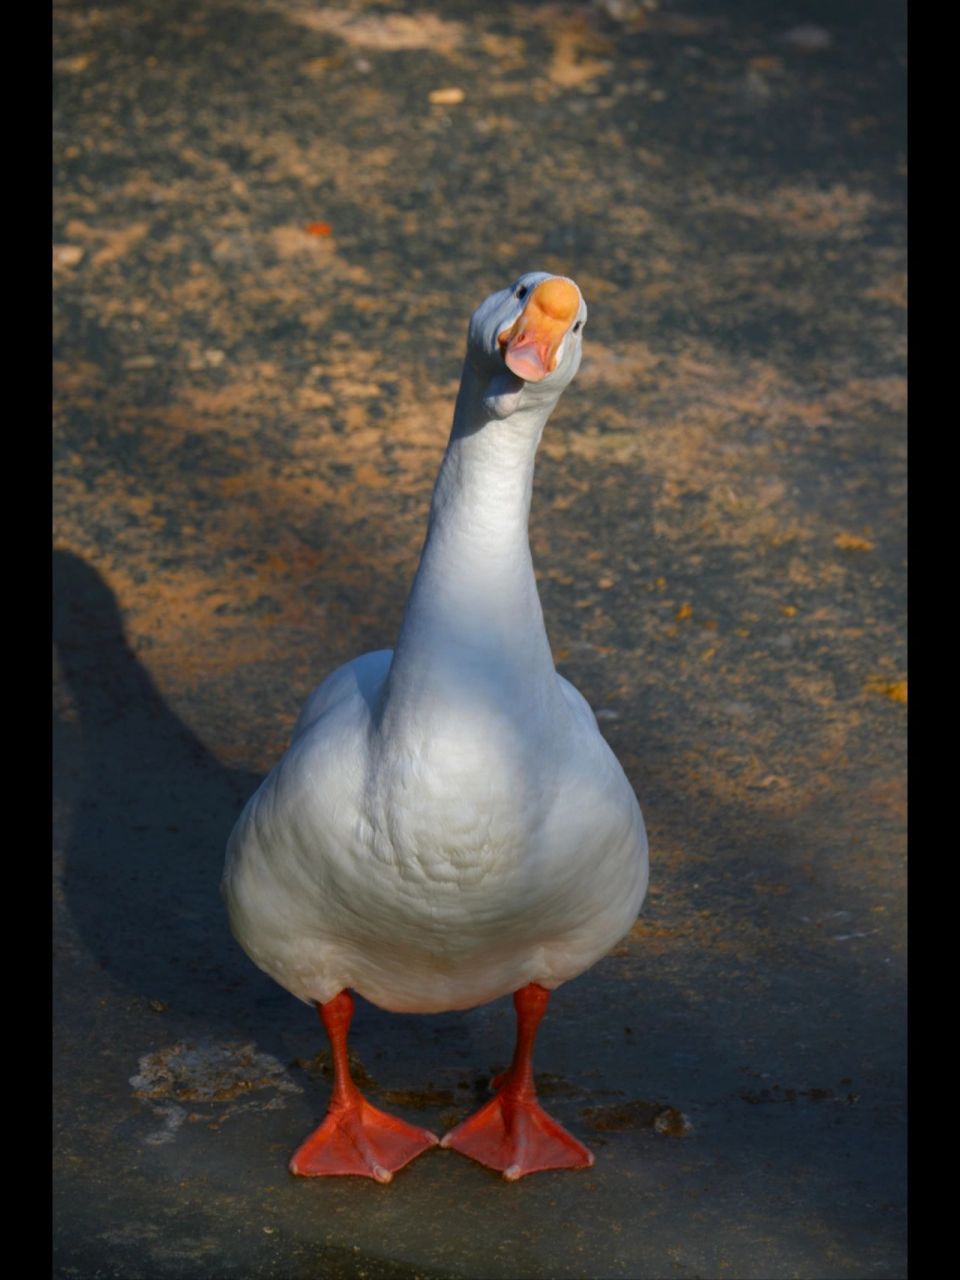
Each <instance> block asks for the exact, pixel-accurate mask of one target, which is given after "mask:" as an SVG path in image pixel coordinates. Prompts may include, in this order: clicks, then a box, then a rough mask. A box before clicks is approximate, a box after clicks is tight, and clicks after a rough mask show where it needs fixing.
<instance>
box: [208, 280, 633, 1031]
mask: <svg viewBox="0 0 960 1280" xmlns="http://www.w3.org/2000/svg"><path fill="white" fill-rule="evenodd" d="M575 288H576V286H574V285H573V284H572V282H570V281H567V280H565V279H564V278H563V277H551V276H548V275H546V274H545V273H542V272H533V273H528V274H527V275H525V276H523V277H521V279H520V280H519V281H518V282H517V283H516V284H515V285H514V286H513V287H512V288H510V289H504V290H501V291H500V292H498V293H496V294H494V295H492V296H491V297H490V298H488V299H487V300H486V302H484V303H483V304H482V305H481V306H480V307H479V308H478V310H477V311H476V312H475V313H474V316H473V318H472V320H471V323H470V331H469V337H468V349H467V359H466V362H465V365H464V373H463V380H462V383H461V388H460V393H459V396H458V399H457V406H456V412H455V416H454V423H453V430H452V433H451V436H450V441H449V444H448V447H447V451H446V454H445V456H444V459H443V464H442V466H441V468H440V474H439V477H438V479H437V483H436V487H435V490H434V495H433V502H432V506H431V512H430V522H429V528H428V532H427V538H426V541H425V544H424V548H423V552H422V556H421V560H420V566H419V569H418V571H417V576H416V580H415V582H414V585H413V589H412V591H411V594H410V598H409V601H408V604H407V609H406V613H405V616H404V620H403V625H402V628H401V632H400V636H399V639H398V641H397V646H396V649H395V650H393V651H390V650H381V651H379V652H377V653H369V654H365V655H363V656H362V657H359V658H356V659H354V661H352V662H349V663H347V664H346V665H345V666H343V667H341V668H340V669H339V670H337V671H336V672H334V674H333V675H331V676H330V677H329V678H328V679H327V680H325V681H324V682H323V684H321V685H320V687H319V688H318V689H316V690H315V691H314V693H313V694H311V696H310V698H309V699H308V701H307V703H306V706H305V707H304V709H303V711H302V713H301V715H300V719H299V721H298V723H297V726H296V730H295V732H294V736H293V740H292V742H291V745H290V748H289V750H288V751H287V753H286V754H285V755H284V757H283V758H282V760H281V761H280V762H279V764H278V765H277V766H276V767H275V768H274V770H273V771H272V773H271V774H270V775H269V776H268V777H267V778H266V780H265V781H264V782H263V784H262V785H261V787H260V788H259V790H258V791H257V792H256V794H255V795H254V796H253V797H252V799H251V800H250V801H249V803H248V804H247V806H246V808H245V809H244V811H243V814H242V815H241V817H240V819H239V821H238V822H237V825H236V827H235V829H234V831H233V834H232V836H231V838H230V843H229V847H228V853H227V864H226V869H225V873H224V892H225V896H226V901H227V904H228V908H229V913H230V921H231V925H232V928H233V931H234V933H235V935H236V937H237V939H238V941H239V942H240V944H241V945H242V946H243V947H244V949H245V950H246V951H247V952H248V954H249V955H250V956H251V958H252V959H253V960H254V961H255V962H256V964H258V965H259V966H260V967H261V968H262V969H264V970H266V972H267V973H269V974H270V975H271V976H272V977H273V978H275V979H276V981H277V982H279V983H280V984H281V985H282V986H284V987H286V988H287V989H288V990H289V991H291V992H293V994H294V995H296V996H299V997H300V998H301V999H303V1000H307V1001H316V1002H318V1003H321V1004H323V1003H325V1002H327V1001H329V1000H331V999H332V998H333V997H334V996H335V995H336V994H337V993H338V992H340V991H341V990H343V989H345V988H352V989H353V990H355V991H357V992H359V993H360V994H361V995H363V996H365V997H366V998H367V999H368V1000H371V1001H372V1002H373V1003H375V1004H377V1005H379V1006H381V1007H382V1008H384V1009H390V1010H395V1011H398V1012H421V1013H427V1012H436V1011H440V1010H446V1009H461V1008H467V1007H470V1006H473V1005H477V1004H481V1003H484V1002H486V1001H488V1000H493V999H495V998H496V997H498V996H502V995H505V994H507V993H509V992H513V991H516V990H518V989H519V988H521V987H523V986H524V985H525V984H527V983H538V984H540V985H541V986H543V987H546V988H547V989H551V988H554V987H556V986H557V985H559V984H560V983H562V982H565V981H567V980H568V979H570V978H574V977H576V976H577V975H578V974H580V973H582V972H584V970H586V969H587V968H589V967H590V965H592V964H593V963H594V962H595V961H596V960H598V959H599V958H600V957H601V956H602V955H604V954H605V953H606V952H607V951H609V949H610V948H611V947H612V946H613V945H614V944H615V943H616V942H617V941H618V940H619V939H620V938H621V937H623V935H624V934H625V933H626V932H627V931H628V930H629V929H630V926H631V925H632V924H633V921H634V919H635V918H636V915H637V912H638V910H639V908H640V905H641V903H642V901H643V897H644V893H645V891H646V884H647V841H646V835H645V832H644V826H643V819H642V817H641V814H640V808H639V806H638V804H637V800H636V797H635V796H634V793H633V790H632V788H631V787H630V784H629V783H628V781H627V779H626V777H625V776H624V773H623V771H622V769H621V768H620V765H619V764H618V762H617V760H616V758H615V756H614V755H613V753H612V751H611V750H610V748H609V746H608V745H607V743H606V742H605V740H604V739H603V737H602V736H601V734H600V731H599V729H598V727H597V722H596V719H595V717H594V715H593V713H592V711H591V710H590V708H589V706H588V704H587V703H586V701H585V700H584V699H583V698H582V697H581V695H580V694H579V693H578V692H577V691H576V690H575V689H574V688H573V686H572V685H571V684H569V683H568V682H567V681H566V680H564V679H563V678H562V677H561V676H560V675H558V674H557V672H556V670H555V669H554V664H553V659H552V655H551V651H550V647H549V644H548V641H547V636H546V631H545V628H544V624H543V615H542V612H541V608H540V601H539V598H538V595H537V589H536V582H535V578H534V573H533V566H532V562H531V558H530V548H529V540H528V534H527V524H528V517H529V509H530V495H531V488H532V483H533V470H534V459H535V454H536V449H537V445H538V443H539V440H540V436H541V433H542V431H543V428H544V425H545V423H546V421H547V418H548V417H549V415H550V412H551V410H552V409H553V407H554V405H555V404H556V402H557V400H558V399H559V396H560V394H561V392H562V391H563V389H564V387H565V386H566V385H567V384H568V383H569V381H570V380H571V378H572V377H573V376H574V374H575V373H576V370H577V367H578V366H579V363H580V342H581V330H582V325H583V322H584V320H585V319H586V306H585V304H584V303H583V300H582V297H581V296H580V294H579V291H577V293H576V296H575V298H574V299H573V302H572V303H571V304H570V314H569V315H566V316H563V315H561V316H560V318H559V319H558V318H557V316H558V315H559V313H560V312H561V311H562V310H563V308H562V307H560V306H559V305H554V304H555V301H556V299H560V298H561V295H562V298H563V299H567V298H573V295H572V294H570V292H569V291H570V289H575ZM531 299H533V300H532V301H531ZM536 299H539V302H538V303H537V306H538V307H539V312H538V313H537V314H538V315H539V314H540V313H542V316H541V321H542V323H541V329H540V332H539V333H538V334H534V337H533V338H528V337H527V336H526V334H525V330H524V328H523V325H524V324H525V323H527V322H526V321H525V320H524V317H525V316H526V317H529V315H530V314H531V308H534V303H535V301H536ZM554 313H557V314H556V315H555V314H554ZM551 325H552V326H553V327H552V328H551ZM561 330H562V332H561ZM530 332H533V330H532V329H531V330H530ZM538 343H539V346H538V345H537V344H538ZM538 360H539V362H540V363H539V366H538V365H537V361H538Z"/></svg>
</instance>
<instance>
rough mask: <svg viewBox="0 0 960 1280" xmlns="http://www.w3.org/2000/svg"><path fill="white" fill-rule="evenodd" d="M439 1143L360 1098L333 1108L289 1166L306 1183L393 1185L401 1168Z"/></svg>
mask: <svg viewBox="0 0 960 1280" xmlns="http://www.w3.org/2000/svg"><path fill="white" fill-rule="evenodd" d="M438 1141H439V1139H438V1138H437V1137H436V1135H435V1134H433V1133H430V1131H429V1130H428V1129H421V1128H420V1127H419V1126H418V1125H413V1124H407V1122H406V1121H405V1120H400V1119H399V1118H398V1117H397V1116H391V1115H388V1114H387V1112H385V1111H381V1110H380V1109H379V1107H375V1106H373V1104H372V1103H370V1102H367V1100H366V1098H364V1097H362V1096H360V1095H358V1096H357V1097H356V1098H355V1099H353V1100H351V1101H350V1102H349V1103H347V1104H346V1105H345V1106H339V1107H331V1109H330V1111H329V1112H328V1113H327V1116H326V1118H325V1119H324V1121H323V1123H322V1124H321V1125H320V1127H319V1128H318V1129H315V1130H314V1132H313V1133H311V1135H310V1137H309V1138H307V1140H306V1141H305V1142H303V1143H302V1144H301V1145H300V1147H299V1148H298V1149H297V1151H296V1152H295V1153H294V1155H293V1157H292V1159H291V1160H290V1166H289V1167H290V1172H291V1173H295V1174H299V1176H300V1177H304V1178H318V1177H323V1176H324V1175H336V1174H357V1175H359V1176H360V1177H364V1178H375V1179H376V1181H377V1182H390V1181H391V1180H392V1178H393V1175H394V1174H395V1173H396V1172H397V1170H398V1169H402V1168H403V1167H404V1165H407V1164H409V1163H410V1161H411V1160H413V1159H414V1158H415V1157H416V1156H418V1155H420V1154H421V1153H422V1152H424V1151H426V1150H428V1149H429V1148H430V1147H435V1146H436V1145H437V1143H438Z"/></svg>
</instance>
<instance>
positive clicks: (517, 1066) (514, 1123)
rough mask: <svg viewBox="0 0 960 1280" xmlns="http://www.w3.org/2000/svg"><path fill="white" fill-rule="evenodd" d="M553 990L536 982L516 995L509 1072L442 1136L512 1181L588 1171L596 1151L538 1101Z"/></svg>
mask: <svg viewBox="0 0 960 1280" xmlns="http://www.w3.org/2000/svg"><path fill="white" fill-rule="evenodd" d="M549 998H550V993H549V991H547V990H546V988H544V987H541V986H540V985H539V984H538V983H536V982H531V983H530V984H529V986H526V987H521V989H520V990H519V991H517V992H516V993H515V994H514V997H513V1004H514V1008H515V1009H516V1011H517V1046H516V1048H515V1049H514V1051H513V1062H512V1063H511V1064H510V1067H509V1069H508V1070H507V1071H505V1072H504V1073H503V1075H501V1076H497V1078H496V1079H495V1080H494V1082H493V1083H494V1086H495V1087H496V1089H497V1094H496V1097H494V1098H492V1099H491V1101H490V1102H488V1103H487V1104H486V1106H485V1107H481V1109H480V1110H479V1111H477V1112H475V1113H474V1114H473V1115H472V1116H468V1117H467V1119H466V1120H464V1121H463V1123H462V1124H459V1125H457V1127H456V1128H455V1129H451V1131H450V1132H449V1133H448V1134H447V1135H446V1136H445V1137H444V1138H443V1139H442V1140H441V1142H440V1145H441V1146H442V1147H452V1148H453V1150H454V1151H459V1152H460V1153H461V1154H462V1155H465V1156H469V1157H470V1159H471V1160H477V1161H479V1163H480V1164H485V1165H487V1167H488V1168H490V1169H499V1170H501V1171H502V1173H503V1176H504V1177H505V1178H507V1179H508V1180H509V1181H510V1182H513V1181H515V1180H516V1179H517V1178H522V1177H523V1176H524V1174H527V1173H537V1172H538V1171H539V1170H541V1169H586V1168H589V1166H590V1165H592V1164H593V1155H592V1153H591V1152H590V1151H588V1150H587V1148H586V1147H585V1146H584V1145H583V1143H582V1142H578V1141H577V1139H576V1138H575V1137H573V1135H572V1134H570V1133H567V1131H566V1129H564V1128H563V1126H562V1125H559V1124H557V1122H556V1120H553V1119H551V1118H550V1116H548V1115H547V1113H546V1112H545V1111H544V1110H543V1108H542V1107H541V1106H540V1104H539V1102H537V1094H536V1090H535V1088H534V1084H533V1042H534V1040H535V1038H536V1034H537V1027H538V1026H539V1025H540V1019H541V1018H542V1017H543V1015H544V1013H545V1012H546V1008H547V1001H548V1000H549Z"/></svg>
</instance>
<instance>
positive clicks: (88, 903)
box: [53, 551, 283, 1037]
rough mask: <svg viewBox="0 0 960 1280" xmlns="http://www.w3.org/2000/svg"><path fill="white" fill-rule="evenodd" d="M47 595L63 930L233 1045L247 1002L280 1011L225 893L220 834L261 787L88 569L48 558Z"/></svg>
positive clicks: (77, 561) (128, 981)
mask: <svg viewBox="0 0 960 1280" xmlns="http://www.w3.org/2000/svg"><path fill="white" fill-rule="evenodd" d="M53 592H54V601H53V623H54V628H53V632H54V644H55V651H56V655H57V658H58V660H59V664H60V669H61V672H62V676H63V679H64V681H65V683H66V685H67V687H68V690H69V700H70V710H69V713H68V714H67V715H66V716H61V717H59V718H58V717H55V723H54V732H53V754H54V761H53V764H54V789H55V795H56V794H57V793H58V792H59V793H60V794H66V796H67V797H68V804H67V808H68V810H69V817H68V819H67V825H68V828H69V830H68V834H67V837H66V842H65V843H66V847H65V859H64V862H65V869H64V876H63V901H64V903H65V906H66V914H67V919H66V922H65V924H64V925H63V927H64V928H65V929H66V930H68V931H71V932H72V933H73V936H74V937H75V939H76V940H77V941H79V943H80V944H81V947H82V949H83V951H85V952H86V955H87V958H88V963H91V964H92V965H93V966H94V968H95V969H99V970H101V971H103V972H105V973H106V974H107V975H108V977H109V978H110V979H111V980H112V981H113V982H115V983H117V984H119V986H120V988H121V989H123V990H124V991H125V992H127V993H129V994H130V995H132V996H135V997H139V998H141V999H142V1000H144V1001H146V1002H151V1003H153V1004H154V1006H155V1007H158V1006H159V1007H163V1008H164V1009H168V1010H169V1012H170V1015H171V1018H172V1020H173V1021H174V1022H175V1023H176V1025H177V1027H178V1030H179V1031H180V1032H181V1033H184V1032H186V1033H190V1032H196V1033H197V1034H200V1033H202V1034H203V1035H204V1036H211V1035H212V1036H227V1037H230V1036H236V1035H237V1033H238V1028H241V1029H242V1028H243V1027H244V1024H245V1023H246V1024H247V1025H248V1026H249V1024H250V1020H251V1015H250V1010H251V1005H252V1004H253V1005H256V1006H259V1005H261V1004H263V1003H270V1004H273V1005H282V1002H283V995H282V993H281V992H280V991H279V989H278V988H275V986H274V984H273V983H272V982H270V980H269V979H268V978H267V977H266V975H264V974H261V973H260V972H259V971H258V970H257V969H255V968H254V967H253V966H252V965H251V964H250V962H249V961H248V960H247V959H246V957H245V956H244V955H243V953H242V951H241V950H240V948H239V947H238V946H237V944H236V942H235V941H234V940H233V938H232V936H231V934H230V930H229V926H228V924H227V920H226V915H225V911H224V906H223V902H222V899H221V897H220V891H219V881H220V870H221V867H222V863H223V851H224V847H225V844H226V840H227V836H228V835H229V832H230V829H231V827H232V825H233V822H234V821H235V819H236V817H237V814H238V813H239V811H240V809H241V808H242V806H243V804H244V802H245V801H246V799H247V798H248V797H249V796H250V795H251V794H252V792H253V791H254V789H255V787H256V786H257V785H258V783H259V781H260V779H259V778H258V777H257V776H256V775H254V774H251V773H248V772H246V771H243V770H237V769H230V768H226V767H224V766H223V765H222V764H221V763H220V762H219V761H218V760H216V759H215V757H214V756H213V755H211V753H210V752H209V751H208V750H207V749H206V747H205V746H204V745H203V743H202V742H200V740H199V739H198V738H197V736H196V735H195V734H194V733H193V732H192V731H191V730H190V729H189V727H188V726H187V725H185V724H184V723H183V722H182V721H181V720H180V719H179V718H178V717H177V716H176V715H175V714H174V713H173V712H172V711H171V709H170V708H169V707H168V706H167V704H166V702H165V701H164V699H163V698H162V697H161V695H160V693H159V692H158V690H157V688H156V686H155V685H154V683H153V681H152V680H151V678H150V676H149V674H148V673H147V671H146V670H145V669H144V667H143V666H142V664H141V663H140V662H139V661H138V659H137V657H136V656H135V654H134V653H133V652H132V650H131V648H130V646H129V644H128V642H127V639H126V637H125V635H124V630H123V623H122V619H121V615H120V610H119V607H118V604H117V600H116V597H115V596H114V594H113V592H112V591H111V589H110V587H109V586H108V585H107V584H106V582H105V581H104V579H103V578H102V577H101V575H100V574H99V573H98V572H97V571H96V569H94V568H92V567H91V566H90V565H89V564H88V563H86V562H85V561H84V560H83V559H81V558H80V557H79V556H77V555H74V554H72V553H70V552H67V551H56V552H55V553H54V557H53ZM67 980H68V981H69V975H67ZM263 1021H264V1023H265V1024H266V1025H270V1021H271V1020H270V1019H269V1018H265V1019H263ZM241 1034H242V1030H241Z"/></svg>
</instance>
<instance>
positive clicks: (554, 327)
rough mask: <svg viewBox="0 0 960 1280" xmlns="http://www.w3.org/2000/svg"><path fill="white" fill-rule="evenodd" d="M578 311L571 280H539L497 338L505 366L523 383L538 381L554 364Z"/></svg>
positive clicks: (577, 295) (576, 293)
mask: <svg viewBox="0 0 960 1280" xmlns="http://www.w3.org/2000/svg"><path fill="white" fill-rule="evenodd" d="M579 310H580V290H579V289H578V288H577V286H576V285H575V284H574V283H573V281H572V280H565V279H564V278H563V277H562V276H554V277H553V278H552V279H550V280H542V281H541V282H540V284H538V285H537V287H536V288H535V289H534V291H533V293H531V295H530V297H529V299H528V301H527V305H526V306H525V307H524V309H523V311H522V313H521V314H520V315H519V316H518V317H517V319H516V321H515V322H514V323H513V324H512V325H511V326H510V328H509V329H504V331H503V333H501V334H500V335H499V337H498V338H497V342H498V343H499V344H500V350H501V351H502V353H503V359H504V361H505V363H506V366H507V368H508V369H509V370H510V371H511V372H512V373H515V374H516V375H517V377H518V378H523V380H524V382H540V380H541V379H542V378H545V377H546V376H547V374H548V373H553V371H554V369H555V368H556V367H557V352H558V351H559V350H560V343H561V342H562V341H563V339H564V337H565V335H566V334H567V332H568V330H569V329H570V326H571V325H572V324H573V322H574V320H575V319H576V316H577V312H578V311H579Z"/></svg>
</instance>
